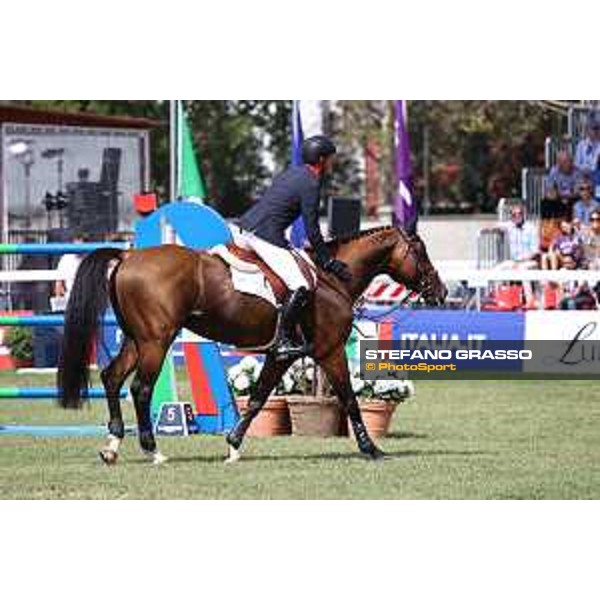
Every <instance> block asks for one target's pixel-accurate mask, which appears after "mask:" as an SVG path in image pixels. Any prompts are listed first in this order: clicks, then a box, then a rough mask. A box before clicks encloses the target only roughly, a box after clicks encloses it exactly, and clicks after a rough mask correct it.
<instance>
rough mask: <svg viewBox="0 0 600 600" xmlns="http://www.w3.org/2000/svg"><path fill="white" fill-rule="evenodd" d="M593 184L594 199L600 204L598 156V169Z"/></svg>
mask: <svg viewBox="0 0 600 600" xmlns="http://www.w3.org/2000/svg"><path fill="white" fill-rule="evenodd" d="M592 183H593V184H594V198H595V199H596V201H598V202H600V156H598V163H597V164H596V169H595V171H594V172H593V173H592Z"/></svg>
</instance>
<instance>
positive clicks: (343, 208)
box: [327, 197, 361, 237]
mask: <svg viewBox="0 0 600 600" xmlns="http://www.w3.org/2000/svg"><path fill="white" fill-rule="evenodd" d="M360 211H361V201H360V200H359V199H358V198H335V197H332V198H329V206H328V210H327V218H328V224H329V235H331V236H332V237H346V236H350V235H355V234H357V233H358V232H359V231H360Z"/></svg>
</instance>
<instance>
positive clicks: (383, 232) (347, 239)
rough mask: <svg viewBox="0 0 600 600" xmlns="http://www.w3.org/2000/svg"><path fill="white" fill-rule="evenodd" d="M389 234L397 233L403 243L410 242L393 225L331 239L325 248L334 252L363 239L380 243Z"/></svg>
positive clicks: (405, 233)
mask: <svg viewBox="0 0 600 600" xmlns="http://www.w3.org/2000/svg"><path fill="white" fill-rule="evenodd" d="M391 232H397V233H399V234H400V237H402V238H404V240H405V241H407V242H410V236H409V234H408V233H407V232H406V231H405V230H404V229H402V228H400V227H397V226H395V225H383V226H381V227H373V228H372V229H363V230H362V231H359V232H358V233H353V234H350V235H345V236H339V237H335V238H332V239H331V240H329V241H328V242H327V246H328V247H329V249H330V250H334V251H335V250H338V249H339V248H340V246H343V245H345V244H349V243H351V242H355V241H357V240H361V239H364V238H369V239H370V240H371V241H373V242H374V243H377V242H380V241H382V239H383V238H385V237H387V236H388V235H389V234H390V233H391Z"/></svg>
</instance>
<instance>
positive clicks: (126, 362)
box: [100, 338, 138, 465]
mask: <svg viewBox="0 0 600 600" xmlns="http://www.w3.org/2000/svg"><path fill="white" fill-rule="evenodd" d="M137 358H138V354H137V350H136V347H135V344H134V342H133V340H131V339H130V338H125V341H124V343H123V345H122V346H121V350H120V351H119V354H118V355H117V357H116V358H115V359H113V360H112V361H111V363H110V364H109V365H108V367H106V369H104V370H103V371H102V373H101V374H100V377H101V379H102V383H103V384H104V389H105V391H106V399H107V401H108V414H109V421H108V442H107V444H106V446H105V447H104V448H103V449H102V450H100V458H101V459H102V460H103V461H104V463H105V464H107V465H112V464H114V463H115V462H116V461H117V456H118V452H119V446H120V445H121V442H122V440H123V437H124V436H125V425H124V424H123V416H122V414H121V400H120V398H119V394H120V393H121V387H122V386H123V383H124V382H125V379H127V376H128V375H129V374H130V373H131V372H132V371H133V369H134V368H135V365H136V362H137Z"/></svg>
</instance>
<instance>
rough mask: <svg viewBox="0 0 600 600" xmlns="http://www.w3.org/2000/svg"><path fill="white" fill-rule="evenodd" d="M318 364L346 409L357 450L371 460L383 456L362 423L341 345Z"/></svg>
mask: <svg viewBox="0 0 600 600" xmlns="http://www.w3.org/2000/svg"><path fill="white" fill-rule="evenodd" d="M319 364H320V365H321V367H323V370H324V371H325V373H326V374H327V379H329V383H330V384H331V385H332V387H333V390H334V391H335V393H336V395H337V397H338V399H339V401H340V402H341V403H342V405H343V406H344V408H345V409H346V413H347V414H348V418H349V419H350V422H351V424H352V428H353V429H354V435H355V437H356V442H357V443H358V448H359V450H360V451H361V452H362V453H363V454H364V455H365V456H367V457H368V458H371V459H373V460H378V459H381V458H384V457H385V454H384V453H383V452H382V451H381V450H380V449H379V448H378V447H377V446H376V445H375V443H374V442H373V440H372V439H371V436H369V432H368V431H367V428H366V427H365V424H364V423H363V419H362V415H361V414H360V408H359V406H358V402H357V400H356V396H355V394H354V390H353V389H352V383H351V381H350V373H349V370H348V360H347V358H346V354H345V352H344V350H343V347H342V349H341V350H336V351H335V352H334V353H333V354H331V355H329V356H328V357H327V358H325V359H321V360H320V361H319Z"/></svg>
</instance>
